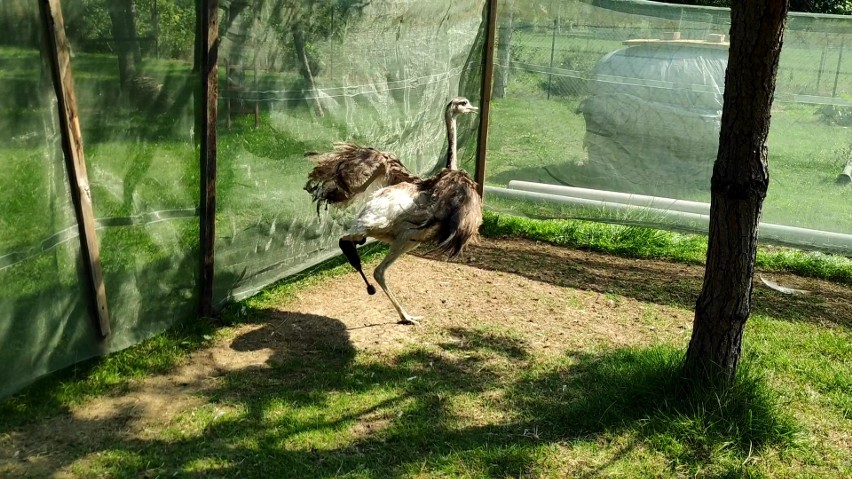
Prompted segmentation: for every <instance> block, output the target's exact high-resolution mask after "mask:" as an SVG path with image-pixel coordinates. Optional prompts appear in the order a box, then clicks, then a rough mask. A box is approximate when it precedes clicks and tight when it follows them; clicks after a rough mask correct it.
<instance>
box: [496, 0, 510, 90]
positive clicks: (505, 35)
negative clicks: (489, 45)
mask: <svg viewBox="0 0 852 479" xmlns="http://www.w3.org/2000/svg"><path fill="white" fill-rule="evenodd" d="M503 5H504V6H505V8H506V9H507V13H506V14H505V15H504V16H503V24H502V25H500V34H499V36H498V39H497V65H499V66H500V68H499V69H498V70H497V77H496V79H495V81H494V98H505V97H506V87H507V86H508V85H509V70H511V68H510V67H511V65H510V62H511V61H512V20H513V17H514V12H515V2H514V0H506V1H505V2H504V4H503Z"/></svg>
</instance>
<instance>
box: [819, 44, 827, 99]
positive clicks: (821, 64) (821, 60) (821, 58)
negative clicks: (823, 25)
mask: <svg viewBox="0 0 852 479" xmlns="http://www.w3.org/2000/svg"><path fill="white" fill-rule="evenodd" d="M826 43H828V41H827V40H826ZM826 47H827V45H823V46H822V54H820V56H819V71H818V72H817V81H816V94H817V95H819V84H820V82H821V81H822V70H823V68H825V49H826Z"/></svg>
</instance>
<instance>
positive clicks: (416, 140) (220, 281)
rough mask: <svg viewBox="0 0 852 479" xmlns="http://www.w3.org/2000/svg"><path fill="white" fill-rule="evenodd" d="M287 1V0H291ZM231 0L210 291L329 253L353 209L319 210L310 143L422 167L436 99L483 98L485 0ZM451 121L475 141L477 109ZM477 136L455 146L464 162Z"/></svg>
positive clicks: (430, 157)
mask: <svg viewBox="0 0 852 479" xmlns="http://www.w3.org/2000/svg"><path fill="white" fill-rule="evenodd" d="M287 5H290V4H287ZM287 5H284V6H283V7H282V5H281V3H280V2H255V3H252V4H246V3H242V2H240V3H237V2H232V3H231V5H230V6H229V8H227V9H225V10H224V11H223V15H222V21H221V37H222V45H221V56H220V100H221V101H220V103H219V109H220V110H219V111H220V120H221V121H220V125H221V127H220V129H219V147H218V154H219V164H218V168H219V170H218V171H219V179H218V215H217V232H216V233H217V235H216V236H217V237H216V263H215V264H216V299H217V300H218V301H220V302H221V301H223V300H225V299H228V298H240V297H244V296H245V295H248V294H251V293H253V292H254V291H257V290H258V289H259V288H261V287H263V286H265V285H267V284H269V283H270V282H271V281H274V280H276V279H278V278H282V277H284V276H286V275H288V274H291V273H293V272H296V271H298V270H301V269H304V268H305V267H306V266H308V265H311V264H314V263H316V262H318V261H320V260H322V259H324V258H327V257H328V256H329V255H333V254H338V252H339V251H338V249H337V238H338V237H339V236H340V234H341V232H342V229H343V225H345V224H346V223H347V221H348V220H349V219H351V217H352V215H353V214H354V213H355V212H356V211H357V205H354V206H353V207H351V208H350V209H349V210H347V211H342V212H338V211H333V210H329V211H328V212H322V214H320V215H318V214H317V212H316V209H315V208H314V206H313V205H311V203H310V197H309V195H308V194H307V193H306V192H305V191H303V189H302V188H303V187H304V185H305V181H306V179H307V173H308V171H310V168H311V166H312V165H311V164H310V163H309V162H308V161H307V160H306V159H305V158H304V157H303V154H304V153H305V152H306V151H309V150H314V151H322V150H329V149H331V148H332V143H333V142H335V141H352V142H356V143H360V144H363V145H365V146H373V147H376V148H379V149H383V150H387V151H391V152H394V153H396V154H397V156H398V157H399V158H400V160H401V161H402V162H403V163H404V164H405V165H406V166H408V167H409V168H410V169H412V170H413V171H415V172H418V173H424V174H428V173H430V172H432V171H433V170H435V168H436V167H439V166H440V165H442V164H443V163H444V160H443V154H444V152H445V150H446V133H445V126H444V122H443V111H444V107H445V105H446V104H447V102H448V101H449V99H450V98H452V97H454V96H456V95H459V94H462V95H466V96H467V97H468V98H469V99H470V100H471V101H473V102H474V103H478V102H479V100H480V95H479V90H480V72H481V69H482V64H481V52H482V46H483V44H482V42H483V38H484V36H483V35H484V33H483V29H482V23H483V22H482V14H483V7H484V2H482V1H450V0H448V1H430V2H423V1H401V2H369V3H368V2H352V1H340V2H328V3H323V4H319V5H314V4H312V5H311V6H307V5H301V4H292V5H290V8H288V6H287ZM465 120H466V121H464V122H462V124H461V125H460V130H461V141H460V144H461V145H462V146H465V145H473V144H474V143H475V135H474V134H472V133H473V132H474V130H475V127H476V121H477V119H476V118H471V119H465ZM473 150H474V148H472V147H467V148H462V150H461V153H460V154H461V155H462V157H463V158H464V159H465V160H466V161H467V165H468V166H470V160H471V158H472V155H473Z"/></svg>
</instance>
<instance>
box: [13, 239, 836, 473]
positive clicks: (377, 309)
mask: <svg viewBox="0 0 852 479" xmlns="http://www.w3.org/2000/svg"><path fill="white" fill-rule="evenodd" d="M366 266H367V267H366V269H367V270H368V271H371V270H372V267H373V266H375V264H369V265H366ZM702 275H703V267H700V266H688V265H683V264H676V263H670V262H665V261H649V260H634V259H624V258H616V257H612V256H606V255H601V254H596V253H590V252H584V251H578V250H573V249H568V248H560V247H554V246H550V245H546V244H541V243H535V242H531V241H525V240H516V239H483V240H482V241H481V242H480V243H479V244H478V245H476V246H473V247H471V248H469V249H468V251H467V252H466V253H465V254H464V255H463V257H462V258H461V260H460V261H458V262H454V263H446V262H443V261H437V260H435V259H434V258H432V257H430V256H429V255H425V256H424V255H423V254H421V253H417V252H415V254H414V255H408V256H406V257H404V258H403V259H402V260H400V261H399V262H398V263H397V264H396V265H395V266H394V267H393V268H392V269H391V270H390V271H389V273H388V282H389V285H390V287H391V288H392V289H393V290H395V291H396V292H397V293H398V297H399V299H400V301H401V302H402V303H403V305H405V306H406V307H407V308H408V310H409V312H410V313H412V314H415V315H419V316H423V317H424V319H423V320H422V323H421V324H420V325H417V326H404V325H399V324H397V323H396V320H397V317H396V313H395V311H394V310H393V308H392V307H391V305H390V303H389V302H388V300H387V298H386V297H385V296H384V295H383V294H382V293H381V291H380V292H379V293H378V294H376V295H375V296H368V295H367V294H366V291H365V288H364V284H363V282H362V280H361V279H360V278H359V277H358V276H357V275H356V274H355V273H354V272H353V273H351V274H347V275H343V276H339V277H335V278H331V279H329V280H327V281H324V282H322V283H321V284H319V285H316V286H313V287H310V288H307V289H304V290H302V291H301V292H299V293H298V295H297V297H296V298H295V299H294V300H293V301H292V302H289V303H288V304H285V305H281V306H279V307H276V308H273V309H268V310H263V311H258V312H255V313H256V314H259V315H260V316H261V318H262V320H261V321H259V322H254V323H253V324H247V325H243V326H239V327H236V328H234V331H232V333H231V334H227V335H225V337H223V338H222V339H220V340H219V341H217V342H216V344H215V345H214V346H213V347H210V348H208V349H204V350H201V351H197V352H195V353H194V354H192V356H191V357H190V358H189V360H188V361H186V362H185V364H183V365H182V366H180V367H178V368H176V369H175V370H174V371H172V372H170V373H168V374H163V375H158V376H154V377H149V378H146V379H144V380H139V381H136V382H134V383H132V384H131V386H130V387H129V388H128V389H127V390H124V391H121V392H120V393H116V394H112V395H108V396H105V397H99V398H97V399H94V400H91V401H89V402H87V403H86V404H83V405H81V406H78V407H74V408H73V409H72V410H70V411H67V413H65V414H62V415H60V416H58V417H55V418H52V419H49V420H46V421H42V422H40V423H38V424H36V425H32V426H29V427H27V428H26V429H25V430H19V431H11V432H7V433H6V434H2V435H0V477H15V476H23V475H31V476H35V477H43V476H45V475H53V477H71V476H73V475H74V473H73V471H71V469H70V464H71V463H73V462H74V460H73V459H72V458H70V457H67V453H66V452H65V451H66V450H67V448H68V446H70V445H73V444H75V443H77V442H79V441H87V442H91V443H93V444H92V445H91V446H90V450H97V448H98V447H99V446H98V445H102V446H103V447H104V448H107V446H108V445H109V443H110V441H111V440H113V439H114V438H116V437H120V438H122V439H123V440H127V439H134V438H135V439H138V440H146V439H150V438H151V435H152V434H157V433H156V432H153V431H159V430H161V429H162V427H163V426H165V425H168V424H169V423H170V421H172V420H173V418H175V416H176V415H178V414H180V413H181V412H185V411H189V410H191V409H192V408H194V407H198V406H199V405H200V404H201V403H202V402H203V401H204V399H203V398H202V395H201V394H199V393H201V392H204V391H205V390H207V389H209V388H211V387H212V386H213V385H214V384H216V382H217V381H219V380H220V378H222V377H223V376H224V375H226V374H228V373H229V372H232V371H237V370H242V369H246V368H265V367H269V366H270V365H271V364H274V363H275V362H276V361H282V360H284V359H287V357H286V356H289V357H291V358H292V357H299V358H301V359H304V360H310V355H311V354H312V351H315V350H317V349H318V348H327V347H337V346H340V347H347V348H354V351H355V353H356V354H361V353H369V354H378V355H381V354H385V353H393V352H395V351H399V350H401V349H403V348H406V347H409V346H411V345H412V344H424V343H430V342H432V343H437V342H447V341H455V342H464V341H465V340H466V339H465V334H464V331H465V330H468V329H470V328H486V330H495V331H511V334H513V335H517V336H519V337H520V338H521V339H522V342H523V344H525V345H526V347H528V348H529V349H530V352H533V351H534V352H535V353H536V354H551V353H552V354H561V353H563V352H564V351H566V350H568V349H588V348H589V347H590V345H596V344H600V345H602V346H606V347H616V346H625V345H638V344H648V343H660V342H666V343H674V344H678V345H682V346H685V345H686V343H687V341H688V339H689V332H690V325H691V321H692V307H693V304H694V301H695V298H696V296H697V294H698V292H699V290H700V287H701V280H702ZM764 275H765V277H766V278H767V279H771V280H773V281H776V282H778V283H780V284H783V285H785V286H790V287H794V288H800V289H806V290H809V291H811V292H812V293H811V294H809V295H807V296H786V295H781V294H779V293H777V292H775V291H772V290H769V289H768V288H766V287H765V286H764V285H763V284H761V283H760V281H759V280H757V279H756V281H755V294H754V310H755V312H758V313H759V312H768V313H772V314H776V315H777V314H780V315H782V316H783V315H784V314H787V313H785V311H794V310H796V309H797V308H796V307H797V305H798V306H801V305H807V306H808V311H809V312H810V313H811V314H810V316H809V318H807V320H808V321H813V322H818V323H821V324H824V325H827V326H831V325H839V324H843V325H845V326H847V327H848V326H850V325H852V308H849V305H850V304H852V293H850V288H848V287H846V286H843V285H838V284H833V283H830V282H826V281H821V280H815V279H810V278H801V277H796V276H793V275H788V274H775V273H765V274H764ZM344 343H345V344H344Z"/></svg>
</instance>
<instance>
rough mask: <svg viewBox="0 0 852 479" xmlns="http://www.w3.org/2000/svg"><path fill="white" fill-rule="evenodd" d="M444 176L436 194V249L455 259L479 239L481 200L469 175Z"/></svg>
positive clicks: (457, 173) (438, 183)
mask: <svg viewBox="0 0 852 479" xmlns="http://www.w3.org/2000/svg"><path fill="white" fill-rule="evenodd" d="M448 171H449V170H445V172H448ZM442 176H443V178H441V179H439V180H438V182H437V184H436V185H435V193H434V194H435V195H438V196H439V198H438V202H437V207H436V217H435V221H436V222H437V224H438V231H437V237H436V241H437V243H438V246H437V250H438V251H440V252H441V253H443V254H446V255H447V256H448V257H449V258H450V259H452V258H455V257H457V256H458V255H459V254H461V252H462V251H464V248H465V246H467V245H468V244H469V243H471V242H475V241H476V240H477V239H478V238H479V227H480V226H481V225H482V199H481V198H480V196H479V193H478V192H477V191H476V183H474V182H473V180H471V179H470V177H469V176H468V175H467V174H466V173H464V172H462V171H454V172H451V173H446V174H444V175H442Z"/></svg>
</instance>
